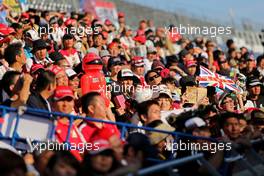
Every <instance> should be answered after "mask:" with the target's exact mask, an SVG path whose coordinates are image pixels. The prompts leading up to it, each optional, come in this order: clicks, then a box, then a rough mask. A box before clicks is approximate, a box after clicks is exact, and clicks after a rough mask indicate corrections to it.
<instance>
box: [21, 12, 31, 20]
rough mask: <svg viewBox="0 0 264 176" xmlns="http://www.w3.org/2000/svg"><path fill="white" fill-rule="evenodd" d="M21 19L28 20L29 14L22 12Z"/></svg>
mask: <svg viewBox="0 0 264 176" xmlns="http://www.w3.org/2000/svg"><path fill="white" fill-rule="evenodd" d="M21 17H22V18H27V19H29V14H28V13H26V12H24V13H22V14H21Z"/></svg>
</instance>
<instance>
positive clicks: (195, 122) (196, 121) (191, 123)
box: [184, 117, 206, 129]
mask: <svg viewBox="0 0 264 176" xmlns="http://www.w3.org/2000/svg"><path fill="white" fill-rule="evenodd" d="M184 126H185V127H186V128H188V129H194V128H199V127H203V126H206V123H205V121H204V120H203V119H201V118H200V117H193V118H190V119H188V120H186V122H185V123H184Z"/></svg>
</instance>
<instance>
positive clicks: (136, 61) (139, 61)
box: [131, 56, 144, 67]
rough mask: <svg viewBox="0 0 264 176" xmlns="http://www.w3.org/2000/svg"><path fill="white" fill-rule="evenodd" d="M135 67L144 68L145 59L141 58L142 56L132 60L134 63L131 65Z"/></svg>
mask: <svg viewBox="0 0 264 176" xmlns="http://www.w3.org/2000/svg"><path fill="white" fill-rule="evenodd" d="M131 64H132V65H133V66H135V67H141V66H144V60H143V57H140V56H134V57H133V58H132V63H131Z"/></svg>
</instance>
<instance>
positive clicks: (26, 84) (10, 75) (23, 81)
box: [1, 71, 33, 108]
mask: <svg viewBox="0 0 264 176" xmlns="http://www.w3.org/2000/svg"><path fill="white" fill-rule="evenodd" d="M32 80H33V79H32V77H31V76H30V75H29V74H25V75H24V76H23V77H22V76H20V73H19V72H17V71H8V72H6V74H5V75H4V77H3V79H2V82H1V83H2V96H3V103H2V105H5V106H9V107H15V108H17V107H19V106H23V105H25V104H26V103H27V100H28V98H29V94H30V85H31V82H32Z"/></svg>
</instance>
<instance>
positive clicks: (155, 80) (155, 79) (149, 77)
mask: <svg viewBox="0 0 264 176" xmlns="http://www.w3.org/2000/svg"><path fill="white" fill-rule="evenodd" d="M145 80H146V82H147V84H149V85H150V86H151V87H155V86H158V85H160V83H161V80H162V78H161V76H160V74H159V73H158V72H157V71H154V70H150V71H148V72H147V73H146V74H145Z"/></svg>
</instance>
